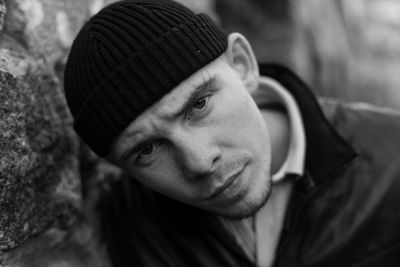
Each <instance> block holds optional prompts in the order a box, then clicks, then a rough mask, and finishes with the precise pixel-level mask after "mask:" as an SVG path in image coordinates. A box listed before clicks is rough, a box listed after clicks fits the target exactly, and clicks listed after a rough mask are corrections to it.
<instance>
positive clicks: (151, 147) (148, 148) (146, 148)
mask: <svg viewBox="0 0 400 267" xmlns="http://www.w3.org/2000/svg"><path fill="white" fill-rule="evenodd" d="M153 150H154V145H153V144H146V145H144V146H143V148H142V149H141V150H140V152H139V155H146V156H147V155H150V154H151V153H153Z"/></svg>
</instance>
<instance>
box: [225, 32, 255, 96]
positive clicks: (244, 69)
mask: <svg viewBox="0 0 400 267" xmlns="http://www.w3.org/2000/svg"><path fill="white" fill-rule="evenodd" d="M225 55H226V57H227V59H228V62H229V65H230V66H231V67H232V68H233V69H234V70H235V71H236V72H237V73H238V75H239V77H240V78H241V80H242V81H243V84H244V85H245V86H246V88H247V89H248V90H249V91H250V93H252V92H253V91H254V90H256V89H257V87H258V80H259V70H258V63H257V60H256V58H255V56H254V52H253V49H252V48H251V45H250V44H249V42H248V41H247V39H246V37H244V36H243V35H241V34H240V33H231V34H230V35H229V37H228V48H227V50H226V52H225Z"/></svg>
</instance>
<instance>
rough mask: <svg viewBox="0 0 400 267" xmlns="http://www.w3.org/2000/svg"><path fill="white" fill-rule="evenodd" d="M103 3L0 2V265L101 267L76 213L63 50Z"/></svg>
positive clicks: (75, 147)
mask: <svg viewBox="0 0 400 267" xmlns="http://www.w3.org/2000/svg"><path fill="white" fill-rule="evenodd" d="M108 2H111V1H96V0H85V1H82V0H79V1H78V0H76V1H70V0H0V266H106V264H107V260H106V258H105V257H104V253H102V250H101V249H99V247H97V243H96V241H95V238H93V236H94V234H93V227H92V226H90V224H89V223H87V222H86V221H85V220H84V218H85V216H84V215H83V210H84V208H85V207H84V205H83V202H82V197H81V185H80V162H79V159H80V154H79V151H80V150H79V144H78V139H77V137H76V136H75V134H74V132H73V130H72V127H71V123H72V119H71V116H70V114H69V112H68V110H67V107H66V103H65V100H64V96H63V92H62V71H63V68H64V64H65V59H66V56H67V53H68V49H69V47H70V45H71V43H72V40H73V38H74V36H75V35H76V34H77V31H78V29H79V28H80V26H81V25H82V24H83V22H84V21H85V20H86V19H87V18H88V17H89V16H90V15H91V14H93V13H95V12H97V11H98V10H99V9H100V8H101V7H102V6H104V5H105V4H107V3H108Z"/></svg>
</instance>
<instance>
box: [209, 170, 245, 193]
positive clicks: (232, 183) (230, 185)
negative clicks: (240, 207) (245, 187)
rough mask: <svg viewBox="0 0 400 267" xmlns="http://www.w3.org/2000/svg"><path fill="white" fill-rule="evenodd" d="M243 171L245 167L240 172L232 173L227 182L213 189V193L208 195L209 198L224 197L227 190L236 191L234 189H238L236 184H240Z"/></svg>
mask: <svg viewBox="0 0 400 267" xmlns="http://www.w3.org/2000/svg"><path fill="white" fill-rule="evenodd" d="M242 172H243V169H241V170H239V171H238V172H236V173H234V174H233V175H231V176H230V177H229V178H228V179H226V182H225V183H224V184H223V185H221V186H219V187H217V188H216V189H215V190H214V191H213V193H212V194H211V195H210V196H208V197H207V200H211V199H218V198H220V197H222V196H223V195H224V193H225V192H227V191H235V190H233V189H237V188H236V186H238V185H237V184H238V182H239V176H240V174H241V173H242ZM231 189H232V190H231Z"/></svg>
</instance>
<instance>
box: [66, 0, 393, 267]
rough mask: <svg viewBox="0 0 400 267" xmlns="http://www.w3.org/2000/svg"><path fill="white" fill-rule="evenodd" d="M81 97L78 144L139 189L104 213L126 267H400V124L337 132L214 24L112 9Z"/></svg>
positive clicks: (303, 94)
mask: <svg viewBox="0 0 400 267" xmlns="http://www.w3.org/2000/svg"><path fill="white" fill-rule="evenodd" d="M260 73H261V75H260ZM65 93H66V98H67V101H68V104H69V107H70V109H71V113H72V114H73V116H74V120H75V121H74V127H75V130H76V132H77V133H78V134H79V135H80V136H81V138H82V139H83V140H84V141H85V142H86V143H87V144H88V145H89V147H90V148H92V149H93V151H95V152H96V153H97V154H98V155H99V156H101V157H104V158H106V159H107V160H109V161H110V162H112V163H114V164H116V165H118V166H120V167H122V168H123V169H124V170H126V171H127V173H128V174H129V175H130V176H128V177H125V178H124V179H123V180H122V181H121V182H120V183H119V184H117V185H116V186H115V188H114V191H113V192H112V193H111V195H110V196H109V197H108V198H104V199H103V206H102V209H103V210H102V214H103V217H102V221H101V223H102V226H103V231H104V234H105V240H106V242H107V244H108V249H109V252H110V255H111V258H112V261H113V263H114V265H115V266H363V267H365V266H377V265H378V264H381V265H382V266H398V264H399V263H400V257H399V255H400V254H399V253H400V230H399V225H400V224H399V223H400V215H399V212H398V209H397V205H396V204H397V202H398V199H399V197H398V192H400V191H399V190H400V181H399V178H400V176H399V175H400V164H398V162H397V161H398V154H399V152H398V149H397V147H399V146H398V145H399V140H398V138H397V136H399V135H398V134H400V120H398V118H399V117H398V116H397V115H395V114H394V113H393V114H383V113H382V112H378V111H375V110H370V109H364V110H363V111H362V112H360V110H359V109H360V108H354V107H353V108H349V107H346V106H343V105H337V104H334V103H327V102H326V103H323V104H322V105H323V108H324V111H325V113H326V115H327V116H328V117H329V121H330V122H328V120H327V118H326V117H325V115H324V114H323V113H322V112H321V109H320V106H319V104H318V103H317V102H316V100H315V98H314V96H313V95H312V94H311V92H310V91H309V89H308V88H307V87H306V85H305V84H304V83H303V82H302V81H301V80H300V79H299V78H298V77H296V76H295V74H293V73H292V72H291V71H289V70H288V69H286V68H284V67H281V66H278V65H273V64H267V65H260V69H259V66H258V64H257V61H256V59H255V57H254V54H253V52H252V49H251V46H250V45H249V43H248V42H247V40H246V38H245V37H244V36H242V35H240V34H238V33H232V34H229V35H228V36H227V35H225V33H224V32H223V31H221V29H219V28H218V27H217V26H216V25H215V24H214V23H213V22H212V21H211V20H210V19H209V18H208V17H207V16H205V15H201V14H200V15H196V14H194V13H193V12H191V11H190V10H188V9H186V8H184V7H183V6H181V5H179V4H177V3H175V2H172V1H170V0H157V1H156V0H148V1H145V0H143V1H122V2H117V3H115V4H112V5H110V6H108V7H106V8H105V9H103V10H102V11H100V12H99V13H98V14H97V15H95V16H94V17H93V18H92V19H91V20H90V21H89V22H87V23H86V25H85V26H84V27H83V29H82V30H81V31H80V33H79V34H78V36H77V38H76V40H75V42H74V44H73V46H72V49H71V53H70V55H69V58H68V63H67V66H66V70H65ZM136 181H138V182H136ZM143 185H144V186H143ZM150 189H151V190H150Z"/></svg>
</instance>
